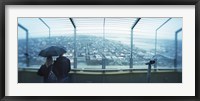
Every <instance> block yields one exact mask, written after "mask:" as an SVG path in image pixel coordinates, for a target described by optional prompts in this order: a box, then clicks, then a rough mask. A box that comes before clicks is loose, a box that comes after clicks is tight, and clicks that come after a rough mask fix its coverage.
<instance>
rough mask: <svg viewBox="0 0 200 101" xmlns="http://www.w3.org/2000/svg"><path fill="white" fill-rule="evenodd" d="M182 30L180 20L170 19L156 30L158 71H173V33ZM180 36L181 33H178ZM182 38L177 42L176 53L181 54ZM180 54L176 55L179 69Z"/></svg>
mask: <svg viewBox="0 0 200 101" xmlns="http://www.w3.org/2000/svg"><path fill="white" fill-rule="evenodd" d="M180 28H182V18H172V19H171V20H170V21H169V22H167V23H166V24H165V25H164V26H163V27H162V28H160V29H159V30H158V33H157V35H158V40H157V59H158V60H157V61H158V64H157V67H158V68H160V69H174V63H175V62H174V61H175V32H176V31H177V30H178V29H180ZM179 34H181V33H179ZM181 45H182V37H179V40H178V52H182V47H181ZM180 60H182V54H181V53H178V61H179V62H178V64H179V67H180V66H181V65H180V64H182V63H181V61H180Z"/></svg>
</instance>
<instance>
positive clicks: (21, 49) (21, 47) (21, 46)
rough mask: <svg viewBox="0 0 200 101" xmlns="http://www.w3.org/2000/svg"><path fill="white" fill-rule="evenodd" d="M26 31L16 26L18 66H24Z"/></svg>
mask: <svg viewBox="0 0 200 101" xmlns="http://www.w3.org/2000/svg"><path fill="white" fill-rule="evenodd" d="M25 53H26V32H25V31H24V30H23V29H22V28H20V27H18V68H25V67H26V55H25Z"/></svg>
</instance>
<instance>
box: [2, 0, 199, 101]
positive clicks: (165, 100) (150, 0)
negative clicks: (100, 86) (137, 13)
mask: <svg viewBox="0 0 200 101" xmlns="http://www.w3.org/2000/svg"><path fill="white" fill-rule="evenodd" d="M6 5H195V51H196V52H195V88H196V90H195V96H182V97H179V96H151V97H150V96H132V97H130V96H123V97H122V96H117V97H114V96H87V97H81V96H76V97H73V96H68V97H67V96H66V97H64V96H60V97H59V96H50V97H49V96H40V97H39V96H37V97H36V96H20V97H17V96H5V6H6ZM199 24H200V0H0V32H1V34H0V57H1V61H0V99H1V101H27V100H37V101H65V100H68V101H80V100H97V101H100V100H104V101H110V100H111V101H112V100H117V101H119V100H121V101H123V100H126V101H132V100H136V101H143V100H144V101H147V100H150V101H154V100H158V101H160V100H162V101H171V100H172V101H182V100H184V101H199V100H200V93H199V92H200V87H199V84H200V80H199V77H200V69H199V68H198V66H199V63H198V59H199V52H198V51H199V48H200V47H199V45H198V43H200V36H199V34H200V25H199ZM198 39H199V40H198ZM119 92H120V91H119Z"/></svg>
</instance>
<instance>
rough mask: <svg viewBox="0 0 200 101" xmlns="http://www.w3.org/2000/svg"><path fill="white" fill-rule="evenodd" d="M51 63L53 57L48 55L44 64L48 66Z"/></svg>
mask: <svg viewBox="0 0 200 101" xmlns="http://www.w3.org/2000/svg"><path fill="white" fill-rule="evenodd" d="M51 64H53V58H52V57H51V56H49V57H47V58H46V65H48V66H49V65H51Z"/></svg>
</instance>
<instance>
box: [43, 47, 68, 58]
mask: <svg viewBox="0 0 200 101" xmlns="http://www.w3.org/2000/svg"><path fill="white" fill-rule="evenodd" d="M63 53H66V50H65V49H63V48H61V47H58V46H51V47H48V48H46V49H44V50H41V51H40V53H39V56H42V57H49V56H59V55H61V54H63Z"/></svg>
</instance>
